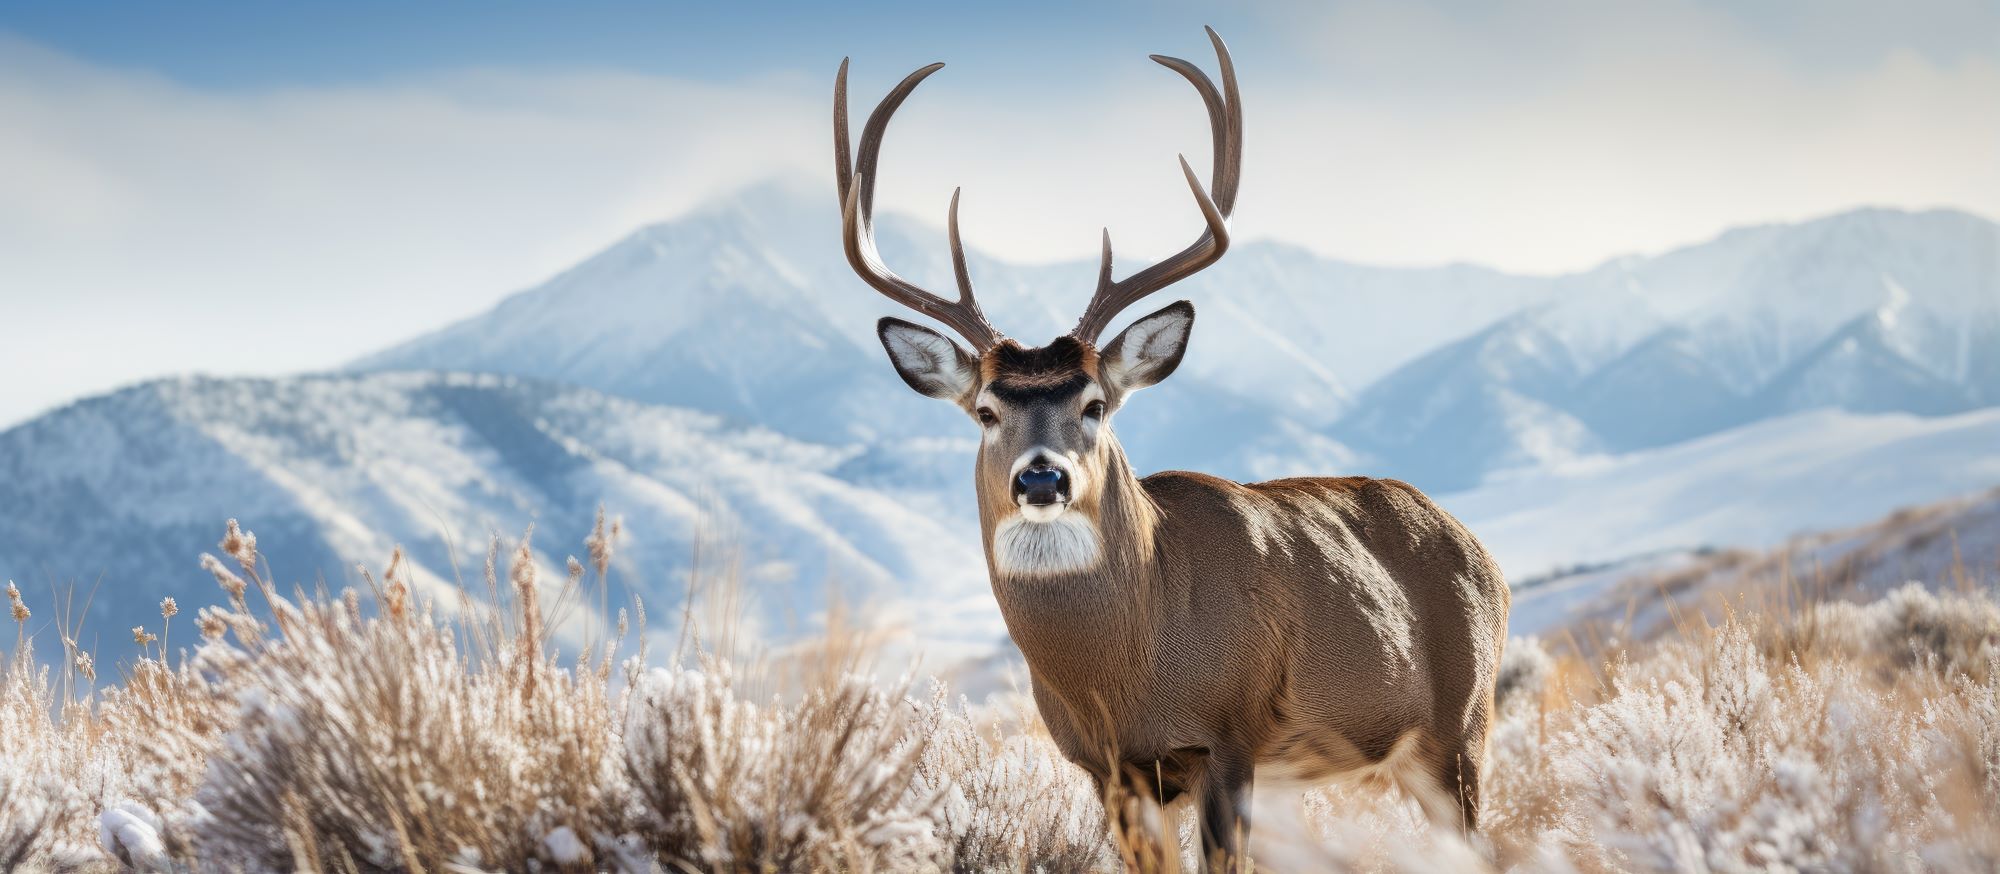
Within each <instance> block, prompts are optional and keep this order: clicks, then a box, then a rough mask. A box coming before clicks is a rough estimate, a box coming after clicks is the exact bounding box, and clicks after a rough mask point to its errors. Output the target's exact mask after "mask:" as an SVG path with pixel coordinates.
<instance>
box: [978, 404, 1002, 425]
mask: <svg viewBox="0 0 2000 874" xmlns="http://www.w3.org/2000/svg"><path fill="white" fill-rule="evenodd" d="M979 424H981V425H985V426H986V427H988V428H991V427H993V426H994V425H998V424H1000V416H999V415H997V414H995V413H994V412H993V408H992V407H980V408H979Z"/></svg>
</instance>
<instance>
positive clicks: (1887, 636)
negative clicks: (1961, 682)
mask: <svg viewBox="0 0 2000 874" xmlns="http://www.w3.org/2000/svg"><path fill="white" fill-rule="evenodd" d="M1800 631H1809V632H1810V633H1812V634H1813V635H1814V637H1813V638H1812V640H1811V641H1810V643H1811V645H1812V646H1813V648H1815V649H1822V648H1823V649H1826V650H1829V651H1832V652H1837V653H1839V654H1840V655H1844V656H1847V657H1849V658H1877V659H1881V660H1882V661H1883V662H1884V665H1885V668H1887V669H1890V670H1896V671H1900V670H1903V669H1907V668H1910V667H1912V666H1916V665H1923V666H1926V667H1929V668H1933V669H1936V670H1940V671H1943V672H1944V673H1946V674H1953V673H1964V674H1968V675H1970V676H1973V677H1975V678H1978V677H1983V676H1984V674H1985V672H1986V670H1987V666H1988V664H1989V663H1990V662H1991V661H1992V660H1993V659H1994V658H1995V657H1996V655H2000V603H1996V602H1995V601H1994V600H1993V599H1992V598H1990V597H1980V596H1967V595H1960V594H1957V593H1953V592H1944V593H1936V592H1932V591H1930V590H1928V589H1925V588H1924V587H1923V586H1921V585H1918V584H1916V583H1908V584H1906V585H1903V586H1901V587H1899V588H1897V589H1895V590H1893V591H1890V592H1889V593H1887V594H1885V595H1883V596H1882V597H1881V598H1880V599H1878V600H1876V601H1873V602H1870V603H1867V604H1852V603H1848V602H1845V601H1835V602H1828V603H1821V604H1816V605H1813V606H1812V607H1811V608H1809V613H1808V615H1807V617H1806V618H1805V620H1804V621H1803V622H1801V623H1799V624H1798V626H1797V627H1795V628H1789V629H1780V632H1781V633H1780V635H1779V639H1780V640H1781V641H1787V642H1789V641H1790V638H1792V637H1795V636H1796V635H1797V634H1798V633H1799V632H1800ZM1785 632H1790V634H1786V633H1785Z"/></svg>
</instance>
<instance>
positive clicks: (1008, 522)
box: [979, 433, 1160, 685]
mask: <svg viewBox="0 0 2000 874" xmlns="http://www.w3.org/2000/svg"><path fill="white" fill-rule="evenodd" d="M1104 439H1107V440H1109V441H1110V445H1109V446H1107V447H1106V451H1107V452H1108V453H1109V458H1108V462H1107V463H1106V464H1105V466H1104V476H1105V482H1104V484H1103V486H1102V488H1100V489H1096V490H1093V493H1092V497H1091V499H1089V500H1087V501H1078V503H1077V504H1076V505H1075V506H1073V507H1072V508H1071V509H1070V510H1068V511H1067V512H1065V513H1064V514H1063V517H1064V518H1060V519H1058V521H1057V522H1050V523H1040V524H1042V525H1046V526H1052V525H1059V524H1060V525H1068V526H1071V528H1070V529H1069V530H1066V531H1063V532H1053V531H1045V532H1035V533H1037V534H1044V535H1050V536H1055V537H1061V538H1069V537H1076V536H1091V537H1094V538H1095V544H1094V545H1095V547H1096V550H1095V555H1094V559H1093V560H1092V561H1090V562H1088V563H1087V564H1085V565H1082V566H1076V567H1062V566H1061V565H1060V563H1058V567H1061V569H1059V570H1049V571H1035V572H1020V571H1018V570H1015V569H1013V568H1010V562H1009V561H1008V560H1007V558H1006V557H1005V556H1003V555H1001V554H998V553H996V549H1003V550H1004V549H1007V548H1008V547H1009V544H1007V543H1005V542H1004V541H1005V539H1006V538H1009V537H1020V536H1023V535H1024V533H1026V532H1024V531H1022V530H1020V529H1019V528H1018V527H1016V530H1011V531H1010V530H1007V529H1008V528H1009V527H1010V526H1022V525H1028V524H1035V523H1025V522H1020V521H1014V520H1017V519H1018V516H1017V514H1015V513H1013V512H1011V509H1012V508H1011V507H1009V506H1008V502H1010V501H1011V500H1012V498H1011V495H1010V494H1009V493H1008V492H1007V491H1006V490H1005V489H1004V487H1003V488H1001V489H998V490H997V491H998V492H999V493H998V494H989V493H988V491H989V488H990V487H989V486H988V485H987V484H986V483H985V482H984V481H982V482H981V483H980V485H979V491H980V495H979V498H980V526H981V529H982V532H981V533H982V535H983V539H984V541H985V546H986V555H987V567H988V569H989V572H990V576H991V580H992V584H993V594H994V597H995V599H996V600H997V601H998V602H999V604H1000V612H1001V615H1002V616H1003V617H1005V619H1006V621H1007V630H1008V633H1009V634H1010V635H1011V636H1012V637H1013V638H1014V642H1015V644H1016V645H1018V646H1020V648H1021V652H1022V654H1023V656H1025V657H1026V658H1027V660H1028V664H1029V666H1030V667H1031V668H1032V669H1033V670H1034V672H1035V673H1036V675H1037V676H1038V677H1043V678H1045V679H1047V680H1050V681H1054V682H1056V683H1058V684H1059V685H1060V684H1064V682H1063V681H1064V678H1066V677H1068V678H1072V679H1074V680H1075V681H1076V682H1082V683H1088V682H1089V679H1088V678H1091V677H1101V676H1103V674H1104V673H1105V672H1104V671H1103V668H1104V666H1105V665H1107V664H1121V665H1122V664H1135V663H1137V662H1138V661H1139V660H1142V659H1144V657H1145V654H1146V653H1148V652H1150V651H1151V650H1152V646H1151V644H1152V642H1153V635H1152V634H1151V632H1150V629H1151V627H1152V623H1149V622H1147V621H1145V619H1146V616H1147V614H1148V613H1149V608H1150V604H1151V598H1150V596H1151V594H1152V587H1153V585H1154V584H1155V581H1156V580H1157V573H1156V570H1157V568H1158V566H1159V562H1160V559H1159V556H1158V554H1157V529H1158V527H1159V508H1158V507H1157V506H1156V505H1154V503H1153V501H1152V499H1151V498H1149V497H1147V496H1146V491H1145V488H1144V486H1142V485H1141V484H1140V482H1139V478H1138V476H1137V475H1135V474H1134V473H1133V472H1132V466H1131V464H1130V463H1129V462H1127V461H1126V458H1125V453H1124V450H1123V449H1122V448H1121V447H1120V446H1119V445H1118V443H1117V441H1116V438H1113V437H1111V435H1110V434H1108V433H1107V434H1106V435H1104ZM1084 526H1088V528H1087V529H1086V528H1084ZM996 541H1001V542H998V543H996ZM1014 546H1015V547H1017V548H1018V546H1019V545H1018V544H1015V545H1014ZM1048 546H1049V547H1050V548H1053V549H1063V548H1070V547H1071V545H1070V544H1067V543H1065V542H1057V543H1052V544H1048Z"/></svg>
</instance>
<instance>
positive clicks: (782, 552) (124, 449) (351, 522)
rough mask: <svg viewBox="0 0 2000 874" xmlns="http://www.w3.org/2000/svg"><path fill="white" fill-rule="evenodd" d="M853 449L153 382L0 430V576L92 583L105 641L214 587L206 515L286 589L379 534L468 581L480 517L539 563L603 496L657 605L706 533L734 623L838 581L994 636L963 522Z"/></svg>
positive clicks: (330, 392)
mask: <svg viewBox="0 0 2000 874" xmlns="http://www.w3.org/2000/svg"><path fill="white" fill-rule="evenodd" d="M851 454H852V453H851V451H849V450H835V449H828V448H825V447H819V446H813V445H809V444H804V443H800V442H797V441H794V440H791V439H788V438H785V437H782V436H780V435H777V434H775V433H772V432H769V431H765V430H762V429H745V428H739V427H734V426H730V425H727V424H725V423H724V422H722V421H721V420H720V419H718V418H717V417H715V416H713V415H709V414H703V413H695V412H691V411H686V410H677V409H670V408H662V407H653V406H647V405H643V404H639V403H636V402H632V401H626V400H621V399H615V398H610V397H606V396H604V395H600V394H598V393H596V392H591V391H587V390H579V389H571V388H563V387H558V386H555V385H552V384H546V383H538V382H530V381H522V380H516V379H511V378H499V377H490V376H447V375H431V374H380V375H372V376H364V377H299V378H289V379H272V380H253V379H240V380H214V379H184V380H169V381H161V382H154V383H149V384H146V385H142V386H138V387H135V388H131V389H127V390H124V391H121V392H118V393H116V394H112V395H108V396H104V397H99V398H93V399H90V400H86V401H82V402H79V403H76V404H73V405H71V406H69V407H67V408H64V409H62V410H58V411H56V412H54V413H51V414H49V415H47V416H44V417H42V418H39V419H36V420H35V421H33V422H30V423H28V424H25V425H22V426H20V427H17V428H15V429H13V430H10V431H7V432H4V433H0V507H7V508H10V509H9V510H8V511H7V512H5V513H0V578H8V579H15V580H18V581H20V582H21V583H22V584H23V586H24V587H26V589H27V590H28V591H29V592H30V593H31V594H34V593H41V594H46V593H47V592H48V590H49V585H50V583H51V582H56V583H68V582H71V581H74V582H76V583H77V584H78V585H79V587H80V591H79V596H78V600H79V602H81V598H82V594H83V593H86V592H88V591H89V590H90V589H91V588H92V587H93V586H94V585H96V584H97V583H98V581H99V580H101V581H102V588H101V594H100V595H99V597H98V599H97V600H96V602H95V603H94V604H93V605H92V613H91V615H90V617H89V622H88V627H89V628H90V629H92V630H93V631H95V632H97V633H99V634H101V635H110V636H111V638H112V639H100V640H99V644H100V645H104V646H106V647H108V648H110V650H111V651H114V652H115V651H117V647H118V644H119V643H120V641H119V640H118V639H117V637H118V635H117V634H113V632H118V633H119V634H122V633H123V631H124V630H125V629H128V628H130V627H131V626H133V625H137V624H142V623H144V624H146V625H148V626H153V625H157V623H158V620H159V616H158V613H157V611H156V609H155V606H154V605H157V603H158V601H159V599H160V598H161V597H163V596H167V595H173V596H175V597H176V598H178V599H179V600H180V601H181V602H182V603H183V604H184V605H198V604H207V603H214V602H216V601H218V600H219V598H218V597H217V593H216V591H215V589H214V583H213V581H211V580H210V579H208V577H207V576H206V575H205V574H203V573H202V572H201V571H200V570H199V569H198V568H197V567H196V564H195V557H196V555H197V554H198V553H199V552H201V551H203V550H204V549H206V550H209V551H214V549H215V547H214V545H213V544H214V543H215V541H216V540H217V539H218V537H219V536H220V532H221V525H222V522H223V520H224V519H226V518H230V517H235V518H239V519H241V520H242V521H243V523H244V525H245V526H247V527H249V528H250V529H251V530H253V531H255V532H257V534H258V536H259V540H260V545H261V546H262V547H263V549H264V550H265V551H266V553H267V554H268V555H269V557H270V559H271V562H272V565H273V567H274V568H275V569H276V571H277V574H278V577H279V579H280V580H281V581H282V582H283V583H284V585H285V586H286V587H287V588H289V587H290V585H291V584H293V583H303V584H307V585H310V584H312V583H314V582H316V581H318V580H322V579H323V580H325V581H327V582H328V583H329V584H331V585H334V586H340V585H346V584H358V579H357V577H356V576H355V575H354V573H353V571H352V569H353V567H354V566H355V565H356V564H357V563H359V564H365V565H367V566H369V567H371V568H374V569H375V570H377V571H379V570H380V569H381V566H382V565H383V564H384V563H385V562H386V560H387V559H388V557H389V553H390V550H391V549H392V548H393V547H394V546H395V545H397V544H399V543H400V544H402V545H403V546H404V547H406V548H407V549H408V550H409V551H410V555H411V558H413V559H414V560H415V562H416V564H417V566H418V570H419V579H420V580H423V581H428V583H429V584H430V585H432V586H434V587H436V586H447V585H449V583H450V581H452V580H455V579H460V578H461V576H460V574H458V573H456V572H455V571H454V570H453V558H454V555H453V551H454V550H455V553H456V555H455V558H456V560H457V563H458V566H460V567H462V568H464V569H465V570H464V574H463V577H462V578H463V579H464V580H465V581H466V582H467V583H468V584H469V585H473V586H474V587H475V588H479V587H480V586H481V585H482V584H480V583H479V582H478V574H479V571H478V566H479V564H480V561H481V556H483V554H484V552H485V550H486V544H487V540H488V538H489V537H490V536H491V535H493V534H496V533H497V534H501V535H504V536H506V537H508V538H513V537H515V536H518V535H519V534H520V532H521V531H522V530H523V529H525V528H526V527H527V526H528V525H529V524H531V523H532V524H534V525H535V526H536V528H535V543H536V544H537V545H538V546H539V547H540V549H541V550H542V552H543V553H544V555H543V557H544V558H545V559H546V560H547V567H546V570H547V571H548V572H549V574H551V575H554V574H556V568H559V567H560V566H561V563H562V559H563V556H564V555H565V554H572V553H580V552H581V551H582V546H581V544H582V541H583V538H584V536H585V534H586V533H587V531H588V528H589V526H590V524H591V521H592V517H593V514H594V512H595V509H596V507H597V506H598V505H599V504H600V503H602V504H603V505H605V506H606V507H608V508H609V509H610V510H611V511H612V512H613V513H616V514H620V515H622V516H623V517H624V520H625V529H626V532H627V535H626V539H625V545H624V549H623V551H622V553H621V557H620V559H619V561H618V565H617V569H616V570H615V571H614V579H615V581H617V582H619V583H620V584H622V585H624V586H629V587H630V588H631V589H632V590H633V591H636V592H638V593H640V594H642V595H644V596H645V597H646V599H647V601H648V603H649V604H652V605H654V607H655V610H656V612H655V617H654V618H655V620H656V621H662V622H665V621H670V620H671V619H672V618H673V616H674V615H675V614H674V609H675V608H676V607H677V606H678V605H679V603H680V602H681V594H682V592H683V591H685V588H686V585H687V576H686V575H687V572H688V569H689V566H690V563H691V561H693V560H694V558H695V557H696V556H698V555H701V554H703V553H704V551H705V553H706V561H708V562H710V563H711V564H710V567H709V570H710V571H711V572H715V573H718V574H719V573H721V572H722V571H723V570H724V568H723V567H722V566H723V565H727V564H734V563H740V565H741V573H742V578H743V580H744V582H745V584H746V586H745V588H746V590H747V596H748V602H749V603H748V609H749V618H750V619H751V621H752V622H753V623H760V624H761V626H762V628H763V629H764V630H765V631H767V632H770V633H772V634H773V635H774V636H783V634H784V633H785V631H786V630H787V629H788V628H791V627H794V626H799V625H806V624H808V623H810V622H812V621H813V620H814V619H815V617H816V615H817V612H818V611H819V610H821V609H822V608H823V605H824V604H825V600H826V595H827V593H828V592H829V590H830V589H835V588H837V589H839V590H840V591H842V592H843V593H844V597H846V598H849V599H852V600H853V601H854V602H856V603H879V604H881V605H883V607H884V609H886V610H890V611H894V612H899V613H901V614H902V615H917V613H916V612H915V611H918V610H921V611H922V612H921V615H923V616H924V617H925V618H924V623H925V624H924V627H923V628H922V631H923V632H924V634H926V635H929V636H931V637H932V638H939V639H960V640H962V639H976V640H989V639H991V638H992V637H993V636H994V635H997V634H999V633H1000V632H999V626H998V624H997V617H996V616H995V615H994V614H993V613H992V609H991V606H990V604H989V603H988V601H989V599H988V598H987V597H986V594H985V591H986V583H985V574H984V562H983V561H982V560H981V558H980V556H979V551H978V546H977V539H976V529H975V528H972V527H969V526H964V525H956V524H950V523H947V522H942V521H938V520H937V518H936V517H935V516H934V514H933V513H931V512H926V511H925V510H924V509H923V508H918V507H911V506H907V505H905V504H904V503H903V502H901V501H899V500H897V499H895V498H892V497H890V496H888V495H886V494H884V493H881V492H878V491H875V490H872V489H867V488H862V487H857V486H854V485H852V484H849V483H847V482H843V481H841V480H839V479H837V478H835V477H833V476H831V475H829V474H830V472H831V471H833V470H834V469H836V468H838V467H839V466H840V465H842V464H844V463H846V462H848V461H849V460H850V456H851ZM718 544H727V546H726V547H724V546H718ZM698 545H701V546H702V548H700V549H698V548H697V546H698ZM719 550H720V551H719ZM432 591H433V592H438V591H444V590H443V589H439V588H433V589H432ZM906 595H907V596H911V597H914V598H917V599H918V600H920V601H921V603H920V604H908V603H898V602H900V601H902V600H903V599H904V598H905V596H906ZM38 614H39V615H42V616H45V617H53V616H54V615H55V614H54V613H53V612H52V611H51V612H45V613H44V612H40V611H38Z"/></svg>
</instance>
